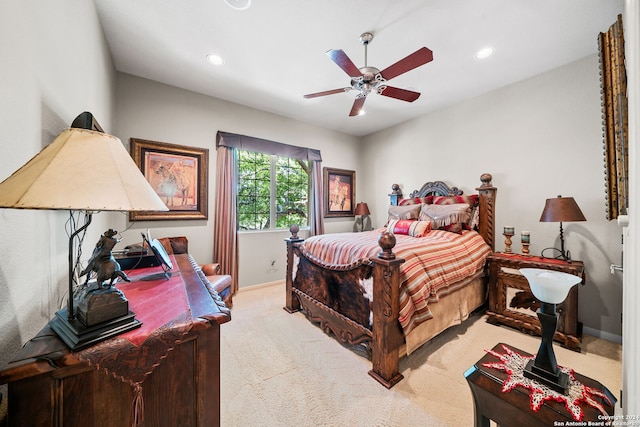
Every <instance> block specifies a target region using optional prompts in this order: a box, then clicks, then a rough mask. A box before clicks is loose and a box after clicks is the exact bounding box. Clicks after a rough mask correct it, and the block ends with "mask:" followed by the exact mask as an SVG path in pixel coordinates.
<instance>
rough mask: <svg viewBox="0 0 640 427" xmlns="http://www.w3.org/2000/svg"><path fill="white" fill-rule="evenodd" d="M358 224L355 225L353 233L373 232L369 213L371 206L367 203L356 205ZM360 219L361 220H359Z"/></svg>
mask: <svg viewBox="0 0 640 427" xmlns="http://www.w3.org/2000/svg"><path fill="white" fill-rule="evenodd" d="M355 214H356V222H355V223H354V224H353V231H354V232H359V231H369V230H371V218H369V215H371V212H369V206H367V204H366V203H364V202H360V203H358V204H357V205H356V212H355ZM358 217H359V218H358Z"/></svg>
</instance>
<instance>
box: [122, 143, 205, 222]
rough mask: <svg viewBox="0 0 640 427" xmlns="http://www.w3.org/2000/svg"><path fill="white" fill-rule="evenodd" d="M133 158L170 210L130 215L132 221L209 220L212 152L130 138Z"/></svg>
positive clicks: (130, 213)
mask: <svg viewBox="0 0 640 427" xmlns="http://www.w3.org/2000/svg"><path fill="white" fill-rule="evenodd" d="M130 150H131V156H132V157H133V161H134V162H135V163H136V165H138V167H139V168H140V170H141V171H142V174H143V175H144V176H145V178H146V179H147V181H149V184H151V187H153V189H154V190H155V191H156V193H157V194H158V196H160V198H161V199H162V201H163V202H164V204H165V205H167V207H168V208H169V210H168V211H164V212H150V211H141V212H129V219H130V220H131V221H144V220H169V219H207V208H208V204H207V191H208V189H207V177H208V170H209V150H208V149H206V148H196V147H185V146H182V145H176V144H167V143H164V142H156V141H147V140H144V139H137V138H131V148H130Z"/></svg>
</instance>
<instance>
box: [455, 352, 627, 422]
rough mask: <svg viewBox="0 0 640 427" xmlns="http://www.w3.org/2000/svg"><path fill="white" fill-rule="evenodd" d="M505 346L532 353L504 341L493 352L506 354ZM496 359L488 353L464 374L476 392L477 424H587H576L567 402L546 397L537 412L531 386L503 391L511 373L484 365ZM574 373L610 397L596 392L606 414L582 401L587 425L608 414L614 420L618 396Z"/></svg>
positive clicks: (588, 385) (577, 377)
mask: <svg viewBox="0 0 640 427" xmlns="http://www.w3.org/2000/svg"><path fill="white" fill-rule="evenodd" d="M503 346H506V347H508V348H509V349H511V350H513V351H515V352H517V353H519V354H521V355H523V356H527V357H530V356H531V355H530V354H529V353H526V352H524V351H522V350H518V349H517V348H514V347H511V346H508V345H505V344H502V343H500V344H497V345H496V346H495V347H494V348H493V351H494V352H497V353H504V349H503ZM495 362H499V359H498V358H497V357H495V356H494V355H492V354H491V353H487V354H485V355H484V356H483V357H482V358H481V359H480V360H478V361H477V362H476V363H475V365H473V366H472V367H471V368H469V369H468V370H467V372H465V374H464V376H465V378H466V379H467V383H468V384H469V387H470V388H471V393H472V395H473V403H474V408H475V417H474V420H475V426H476V427H489V420H493V421H495V422H496V423H497V424H498V425H499V426H500V427H509V426H513V427H538V426H539V427H542V426H544V427H549V426H554V425H583V424H572V423H577V421H575V420H574V418H573V417H572V415H571V413H570V412H569V411H568V410H567V409H566V407H565V405H564V403H563V402H557V401H555V400H553V399H549V400H546V401H545V403H544V404H543V405H542V406H541V407H540V409H539V410H538V411H537V412H534V411H533V410H532V409H531V407H530V396H531V392H530V390H529V389H526V388H524V387H516V388H514V389H512V390H511V391H509V392H502V385H503V383H504V381H505V380H506V379H507V378H508V376H509V375H508V374H507V373H506V372H505V371H503V370H499V369H495V368H489V367H485V366H483V364H485V363H495ZM574 375H575V378H576V380H577V381H579V382H581V383H582V384H584V385H585V386H587V387H590V388H592V389H594V390H596V391H598V392H600V393H603V394H604V395H605V396H606V397H607V399H609V402H607V401H606V399H604V398H602V397H600V396H597V395H595V396H594V395H592V397H593V399H594V400H595V401H596V402H597V403H598V404H600V405H601V406H602V407H603V408H604V409H605V412H606V415H605V414H602V413H601V412H600V411H599V410H598V409H596V408H594V407H593V406H590V405H588V404H586V403H584V402H582V403H580V408H581V409H582V411H583V414H584V415H583V418H582V420H581V421H582V422H585V424H584V425H587V424H588V423H589V421H592V422H602V421H604V420H606V419H607V417H611V418H610V419H611V420H613V415H614V410H615V403H616V398H615V397H613V395H612V394H611V392H610V391H609V390H608V389H607V388H606V387H605V386H603V385H602V384H601V383H599V382H598V381H596V380H594V379H591V378H589V377H586V376H584V375H581V374H579V373H577V372H576V373H574ZM594 425H595V424H594Z"/></svg>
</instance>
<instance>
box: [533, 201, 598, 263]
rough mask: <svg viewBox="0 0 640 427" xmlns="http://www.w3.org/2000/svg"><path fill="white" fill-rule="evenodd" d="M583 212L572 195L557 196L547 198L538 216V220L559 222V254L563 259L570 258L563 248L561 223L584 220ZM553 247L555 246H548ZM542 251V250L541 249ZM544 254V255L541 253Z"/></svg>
mask: <svg viewBox="0 0 640 427" xmlns="http://www.w3.org/2000/svg"><path fill="white" fill-rule="evenodd" d="M586 220H587V219H586V218H585V217H584V214H583V213H582V211H581V210H580V207H579V206H578V204H577V203H576V201H575V200H574V199H573V197H562V196H558V197H556V198H553V199H547V201H546V203H545V205H544V209H543V210H542V215H541V216H540V222H559V223H560V256H559V258H562V259H563V260H565V261H568V260H570V259H571V254H570V253H569V251H566V252H565V250H564V235H563V232H562V223H563V222H570V221H586ZM550 249H555V250H558V249H556V248H550ZM542 252H544V250H543V251H542ZM543 256H544V255H543Z"/></svg>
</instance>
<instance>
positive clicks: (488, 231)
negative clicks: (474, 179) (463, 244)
mask: <svg viewBox="0 0 640 427" xmlns="http://www.w3.org/2000/svg"><path fill="white" fill-rule="evenodd" d="M492 179H493V177H492V176H491V174H490V173H483V174H482V175H481V176H480V181H482V185H481V186H480V187H478V188H476V190H478V194H479V196H480V197H479V201H478V208H479V210H480V223H479V224H478V233H480V235H481V236H482V237H483V238H484V241H485V242H487V245H489V247H490V248H491V250H492V251H495V216H494V214H495V203H496V192H497V188H496V187H494V186H493V184H491V180H492Z"/></svg>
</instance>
